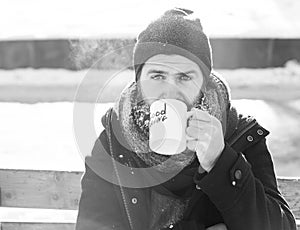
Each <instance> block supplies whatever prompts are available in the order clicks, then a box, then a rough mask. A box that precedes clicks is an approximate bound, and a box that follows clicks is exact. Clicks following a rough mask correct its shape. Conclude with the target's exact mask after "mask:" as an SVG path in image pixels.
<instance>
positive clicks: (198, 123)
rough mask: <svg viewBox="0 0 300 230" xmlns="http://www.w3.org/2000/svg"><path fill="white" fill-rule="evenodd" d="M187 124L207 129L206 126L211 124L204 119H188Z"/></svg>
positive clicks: (208, 126)
mask: <svg viewBox="0 0 300 230" xmlns="http://www.w3.org/2000/svg"><path fill="white" fill-rule="evenodd" d="M188 126H193V127H197V128H199V129H207V128H210V127H211V126H212V124H211V123H208V122H206V121H200V120H195V119H190V120H189V123H188Z"/></svg>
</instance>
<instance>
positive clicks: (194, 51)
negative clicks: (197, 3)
mask: <svg viewBox="0 0 300 230" xmlns="http://www.w3.org/2000/svg"><path fill="white" fill-rule="evenodd" d="M157 54H169V55H171V54H178V55H182V56H184V57H187V58H189V59H190V60H192V61H194V62H195V63H197V64H198V65H199V67H200V69H201V70H202V72H203V73H204V76H205V77H208V76H209V75H210V72H211V70H212V52H211V46H210V43H209V40H208V37H207V36H206V34H205V33H204V32H203V28H202V25H201V22H200V19H199V18H195V17H193V11H191V10H187V9H182V8H174V9H171V10H168V11H166V12H165V13H164V14H163V15H162V16H161V17H159V18H158V19H157V20H155V21H153V22H151V23H150V24H149V25H148V26H147V28H146V29H145V30H143V31H142V32H141V33H140V34H139V35H138V37H137V42H136V44H135V47H134V51H133V62H134V63H133V64H134V68H135V74H136V81H137V80H138V79H139V76H140V73H141V70H142V67H143V64H144V63H145V62H146V61H147V60H148V59H149V58H151V57H153V56H155V55H157Z"/></svg>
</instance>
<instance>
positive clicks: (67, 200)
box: [0, 169, 82, 209]
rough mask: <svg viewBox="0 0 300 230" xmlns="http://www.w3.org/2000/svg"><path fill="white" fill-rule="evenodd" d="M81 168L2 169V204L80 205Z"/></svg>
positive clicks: (24, 205) (55, 206)
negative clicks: (43, 169) (65, 170)
mask: <svg viewBox="0 0 300 230" xmlns="http://www.w3.org/2000/svg"><path fill="white" fill-rule="evenodd" d="M81 175H82V172H61V171H34V170H8V169H0V188H1V206H3V207H24V208H26V207H28V208H57V209H78V203H79V197H80V192H81V189H80V179H81Z"/></svg>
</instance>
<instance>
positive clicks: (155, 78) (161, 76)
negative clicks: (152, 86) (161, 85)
mask: <svg viewBox="0 0 300 230" xmlns="http://www.w3.org/2000/svg"><path fill="white" fill-rule="evenodd" d="M164 78H165V76H164V75H161V74H156V75H152V76H151V79H153V80H162V79H164Z"/></svg>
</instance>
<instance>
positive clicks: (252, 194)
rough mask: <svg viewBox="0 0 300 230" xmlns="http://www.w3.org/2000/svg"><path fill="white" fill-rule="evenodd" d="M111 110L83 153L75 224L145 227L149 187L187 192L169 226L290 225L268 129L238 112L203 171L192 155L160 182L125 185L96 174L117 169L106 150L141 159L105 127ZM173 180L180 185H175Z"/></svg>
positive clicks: (249, 229)
mask: <svg viewBox="0 0 300 230" xmlns="http://www.w3.org/2000/svg"><path fill="white" fill-rule="evenodd" d="M111 111H112V110H110V112H108V113H107V114H106V116H105V119H104V126H105V131H103V132H102V133H101V135H100V137H99V138H98V139H97V140H96V142H95V145H94V148H93V151H92V156H90V157H87V158H86V171H85V174H84V176H83V178H82V184H81V186H82V195H81V199H80V204H79V214H78V219H77V224H76V229H77V230H92V229H93V230H94V229H101V230H105V229H124V230H125V229H126V230H127V229H135V230H145V229H149V221H150V216H151V215H150V213H149V212H150V210H151V202H150V199H149V194H150V191H151V190H152V189H155V190H156V191H157V192H158V193H162V194H164V195H168V196H174V197H180V196H185V195H186V194H188V195H189V196H190V197H191V199H190V201H189V205H188V207H187V209H186V210H185V213H184V216H183V219H182V220H181V221H180V222H178V223H176V224H175V225H174V226H173V225H172V226H170V228H173V229H190V230H201V229H206V228H207V227H209V226H212V225H215V224H217V223H224V224H225V225H226V226H227V229H229V230H277V229H278V230H288V229H293V230H294V229H296V225H295V219H294V217H293V215H292V213H291V211H290V209H289V207H288V204H287V203H286V201H285V200H284V198H283V197H282V195H281V194H280V192H279V191H278V188H277V182H276V177H275V174H274V168H273V163H272V158H271V155H270V153H269V151H268V148H267V146H266V139H265V137H266V136H267V135H268V134H269V132H268V131H267V130H266V129H264V128H263V127H261V126H260V125H259V124H258V123H257V122H256V121H255V120H254V119H250V118H249V117H248V118H241V117H240V118H239V125H238V128H237V129H236V131H235V133H234V134H233V135H232V136H231V137H230V138H228V139H226V140H225V148H224V150H223V152H222V154H221V156H220V158H219V159H218V161H217V163H216V165H215V166H214V168H213V169H212V170H211V171H210V172H209V173H204V174H199V173H198V171H197V168H198V166H199V162H198V161H197V160H195V161H194V162H193V163H192V164H191V165H189V166H187V167H186V168H185V169H184V170H182V171H181V172H180V173H179V174H178V175H176V176H175V177H174V179H172V180H170V181H167V182H166V183H163V184H160V185H157V186H153V187H148V188H127V187H124V186H119V185H115V184H114V183H111V182H109V181H108V180H106V179H107V178H106V179H103V178H102V177H101V172H103V170H106V172H109V173H110V174H111V177H112V178H111V179H112V180H113V178H114V177H115V176H116V175H117V173H116V172H115V168H114V164H113V161H112V158H111V157H110V156H109V155H107V154H106V152H107V153H109V154H110V155H113V157H114V158H115V159H116V160H118V162H120V163H121V164H124V165H127V166H130V167H138V166H140V165H141V162H140V161H141V160H140V159H139V158H137V157H136V155H135V154H134V153H133V152H131V151H129V150H128V149H126V148H124V147H123V146H122V145H120V143H119V142H118V141H117V138H116V137H115V135H113V132H111V127H110V121H111V119H114V118H113V117H114V116H113V112H111ZM112 152H113V153H112ZM118 156H122V157H118ZM94 166H97V167H94ZM95 168H98V169H100V171H101V172H97V169H95ZM108 175H109V174H108ZM131 176H133V175H130V174H128V175H122V178H126V177H131ZM120 182H121V184H122V181H120ZM176 186H178V187H181V188H184V189H181V191H178V190H175V189H174V188H176ZM182 190H184V191H182Z"/></svg>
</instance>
